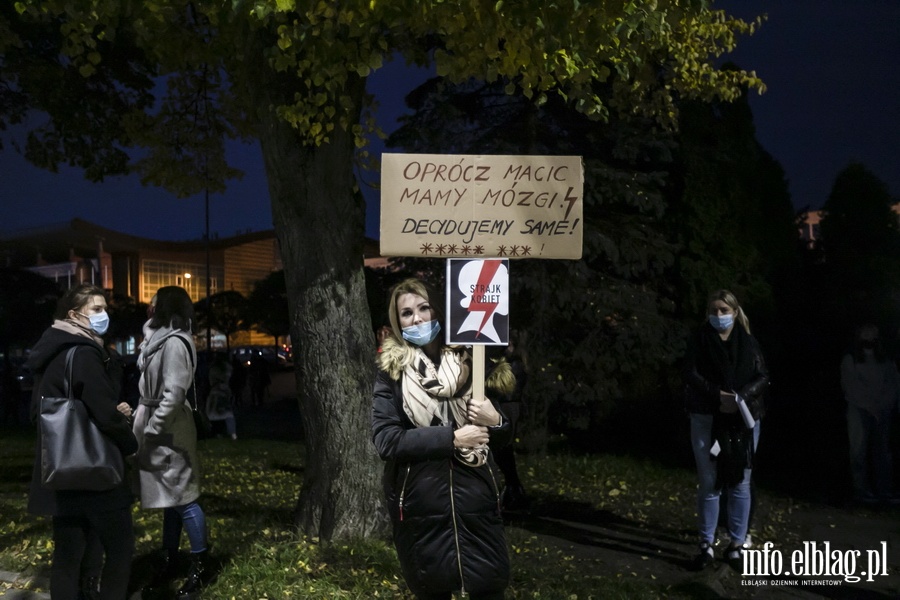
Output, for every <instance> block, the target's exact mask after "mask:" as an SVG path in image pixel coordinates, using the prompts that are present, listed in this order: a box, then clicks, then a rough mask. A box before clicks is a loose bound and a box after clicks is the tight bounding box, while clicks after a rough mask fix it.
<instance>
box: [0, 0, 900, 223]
mask: <svg viewBox="0 0 900 600" xmlns="http://www.w3.org/2000/svg"><path fill="white" fill-rule="evenodd" d="M715 6H716V7H717V8H724V9H726V10H728V11H729V12H732V13H734V14H736V15H737V16H741V17H744V18H747V17H750V16H751V15H753V14H758V13H761V12H766V13H768V15H769V19H768V21H767V22H766V23H764V25H763V27H762V28H761V29H760V30H759V31H758V32H757V34H756V35H754V36H752V37H750V38H743V39H741V40H740V41H739V45H738V48H737V50H736V52H735V53H734V54H732V55H731V60H733V61H734V62H736V63H737V64H738V65H739V66H740V67H741V68H744V69H748V70H755V71H756V72H757V74H758V75H759V76H760V77H762V79H763V80H764V81H765V82H766V85H767V86H768V91H767V92H766V93H765V94H763V95H762V96H758V95H756V94H754V95H753V97H752V98H751V107H752V109H753V113H754V118H755V123H756V128H757V137H758V139H759V141H760V142H761V143H762V145H763V147H765V148H766V149H767V150H768V151H769V152H770V153H771V154H772V155H773V156H774V157H775V158H776V159H777V160H778V161H779V162H780V163H781V165H782V166H783V167H784V169H785V172H786V174H787V177H788V180H789V184H790V190H791V194H792V198H793V202H794V206H795V207H797V208H798V209H802V208H806V207H808V208H813V209H815V208H820V207H821V206H822V204H823V203H824V202H825V200H826V199H827V197H828V193H829V191H830V189H831V185H832V183H833V181H834V178H835V176H836V175H837V174H838V172H839V171H840V170H841V169H843V168H844V167H845V166H847V164H849V163H850V162H851V161H857V162H860V163H862V164H864V165H865V166H866V167H867V168H868V169H870V170H871V171H872V172H874V173H875V175H876V176H878V177H879V178H880V179H882V180H883V181H885V182H886V183H887V184H888V187H889V189H890V191H891V193H892V194H893V195H894V196H897V195H900V67H898V65H897V62H896V61H897V57H898V56H900V34H898V29H900V1H897V0H854V1H853V2H848V1H847V0H790V1H785V0H720V1H718V2H716V5H715ZM424 77H425V72H423V71H417V72H415V73H413V75H412V76H410V73H409V72H408V71H407V69H406V67H405V66H404V65H403V64H402V63H396V64H391V63H389V64H388V65H387V66H386V67H385V68H384V69H382V70H381V71H378V72H377V73H376V74H375V75H373V76H372V78H371V80H370V82H369V83H370V89H371V90H374V91H375V92H376V95H377V97H378V100H379V102H380V104H381V106H382V108H381V110H380V111H379V113H378V115H379V122H380V123H381V125H382V127H383V128H384V129H385V130H386V131H388V132H389V131H391V130H392V129H393V127H394V123H395V119H396V117H397V115H399V114H402V112H403V111H404V108H405V107H404V105H403V97H404V96H405V95H406V93H407V92H409V91H410V90H411V89H412V88H413V87H415V85H417V84H418V83H420V82H421V81H422V80H423V78H424ZM19 133H20V134H21V132H19ZM373 150H375V151H377V152H380V151H381V147H380V146H374V147H373ZM232 152H233V156H234V164H235V166H237V167H239V168H241V169H243V170H244V171H245V172H246V174H245V176H244V178H243V179H242V180H240V181H234V182H231V183H230V184H229V190H228V191H227V192H226V193H225V194H223V195H213V196H211V201H210V204H211V211H210V212H211V217H210V230H211V232H212V233H213V234H218V235H219V236H220V237H225V236H229V235H233V234H235V233H239V232H244V231H247V230H252V231H260V230H264V229H270V228H271V227H272V216H271V210H270V207H269V200H268V189H267V186H266V181H265V175H264V173H263V166H262V159H261V156H260V153H259V149H258V146H257V145H243V146H239V145H235V146H234V148H233V151H232ZM366 179H367V180H369V181H373V180H377V174H376V173H369V174H368V175H367V176H366ZM366 197H367V201H368V205H369V206H368V210H367V224H366V233H367V235H369V236H371V237H374V238H377V237H378V206H377V200H378V194H377V192H375V191H371V190H369V191H367V192H366ZM203 205H204V203H203V197H202V196H197V197H194V198H188V199H181V200H179V199H177V198H175V197H174V196H172V195H171V194H168V193H166V192H164V191H162V190H158V189H154V188H145V187H142V186H141V185H140V182H139V181H138V179H137V178H136V177H117V178H110V179H108V180H107V181H105V182H103V183H102V184H93V183H90V182H87V181H85V180H84V179H83V177H82V176H81V174H80V173H79V172H78V171H76V170H72V169H64V170H63V171H62V172H61V173H59V174H53V173H49V172H47V171H43V170H40V169H37V168H35V167H32V166H30V165H29V164H28V163H27V162H25V160H24V159H23V158H22V157H21V156H19V155H18V154H16V153H15V152H14V151H13V150H12V149H11V148H9V147H8V146H7V147H6V148H5V149H4V150H3V151H2V152H0V232H2V233H10V232H12V231H15V230H20V229H25V228H30V227H41V226H45V225H50V224H54V223H63V222H66V221H69V220H71V219H73V218H76V217H80V218H83V219H86V220H88V221H91V222H93V223H96V224H97V225H100V226H102V227H107V228H109V229H114V230H118V231H121V232H124V233H129V234H133V235H139V236H144V237H151V238H156V239H162V240H189V239H199V238H200V237H201V236H202V234H203V230H204V212H203Z"/></svg>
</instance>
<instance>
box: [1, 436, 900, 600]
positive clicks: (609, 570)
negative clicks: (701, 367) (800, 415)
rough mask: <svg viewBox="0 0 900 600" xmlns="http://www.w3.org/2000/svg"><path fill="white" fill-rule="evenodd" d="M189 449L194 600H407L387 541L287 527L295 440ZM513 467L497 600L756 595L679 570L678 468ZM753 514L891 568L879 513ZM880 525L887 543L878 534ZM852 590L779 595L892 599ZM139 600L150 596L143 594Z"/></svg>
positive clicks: (150, 521) (13, 448)
mask: <svg viewBox="0 0 900 600" xmlns="http://www.w3.org/2000/svg"><path fill="white" fill-rule="evenodd" d="M0 433H2V436H0V571H13V572H18V573H23V574H24V575H26V576H34V577H35V579H33V580H32V581H31V583H30V585H31V587H32V588H34V587H35V586H40V585H41V582H46V577H47V575H48V569H49V563H50V555H51V552H52V543H51V535H50V524H49V521H47V520H46V519H42V518H36V517H33V516H30V515H28V514H27V513H26V511H25V502H26V496H27V488H28V484H29V480H30V476H31V469H32V459H33V447H34V438H33V435H32V434H30V433H29V432H23V431H4V432H0ZM200 452H201V456H202V460H203V465H204V470H203V471H204V482H203V496H202V502H203V506H204V509H205V511H206V513H207V518H208V520H209V524H210V529H211V536H212V543H213V548H214V554H215V557H216V559H217V560H218V561H219V563H220V566H219V573H218V577H217V578H216V580H215V582H214V583H212V585H211V586H210V587H209V588H208V592H207V593H206V594H204V597H205V598H215V599H217V600H219V599H222V600H229V599H234V600H247V599H253V600H255V599H290V598H309V599H321V600H325V599H328V600H332V599H337V598H344V599H366V600H370V599H372V598H384V599H393V600H411V599H412V596H411V594H410V593H409V591H408V590H407V589H406V586H405V584H404V582H403V580H402V577H401V576H400V569H399V564H398V563H397V558H396V553H395V552H394V549H393V547H392V546H391V544H390V543H389V542H388V541H383V540H359V541H353V542H345V543H340V544H327V543H321V542H320V541H319V540H316V539H309V538H305V537H303V536H299V535H298V534H297V533H296V532H295V531H294V530H293V528H292V526H291V515H292V511H293V508H294V503H295V501H296V498H297V495H298V492H299V488H300V485H301V471H302V467H303V456H302V446H301V445H300V444H298V443H295V442H291V441H284V440H280V439H276V440H262V439H249V438H247V439H243V438H242V439H240V440H238V441H237V442H232V441H231V440H225V439H222V440H207V441H203V442H201V443H200ZM519 468H520V472H521V474H522V479H523V481H524V483H525V485H526V488H527V489H528V491H529V493H530V494H531V496H532V499H533V505H532V510H531V512H530V513H529V514H527V515H524V516H523V515H514V516H513V517H512V518H511V520H510V521H509V523H508V526H507V530H506V532H507V541H508V545H509V550H510V557H511V564H512V580H511V585H510V588H509V591H508V594H507V598H508V599H509V600H524V599H530V600H597V599H600V598H603V599H607V598H610V599H617V598H622V599H625V598H747V597H754V596H755V593H754V592H755V591H756V590H753V589H750V588H746V587H742V585H743V583H744V582H743V581H742V577H741V575H740V574H738V573H736V572H734V571H733V570H732V569H729V568H728V567H726V566H724V565H719V566H718V567H717V568H715V569H713V570H711V571H709V572H707V573H705V574H704V575H700V576H696V575H693V574H689V573H687V572H686V571H685V568H684V567H685V563H686V561H687V560H688V559H689V558H690V553H691V552H692V551H693V548H694V543H695V514H694V513H695V511H694V505H695V500H694V489H695V479H694V474H693V472H692V471H691V470H690V469H685V468H682V467H678V466H673V465H672V464H663V463H661V462H660V461H658V460H653V459H650V458H635V457H633V456H630V455H621V454H616V453H602V454H592V455H575V454H572V453H570V452H566V451H559V452H553V453H551V454H550V455H549V456H546V457H537V456H521V457H520V463H519ZM759 506H760V508H759V510H758V511H757V516H756V518H755V523H754V532H753V533H754V539H755V540H757V541H758V542H761V541H762V540H773V541H775V542H776V543H777V545H778V547H780V548H785V549H786V551H787V550H789V549H793V548H799V547H801V544H802V543H803V540H805V539H832V540H835V541H837V540H839V539H841V538H840V536H841V535H842V534H847V533H850V532H853V531H856V533H857V537H856V539H854V540H845V541H846V543H848V544H852V543H856V544H857V545H858V546H859V547H861V548H864V547H870V546H871V544H872V543H874V540H875V539H876V538H878V539H885V537H886V536H887V539H888V543H889V544H890V546H889V550H890V552H891V553H892V555H891V560H892V562H896V558H895V557H894V556H893V554H894V553H895V551H896V548H895V546H896V542H897V541H900V540H897V539H896V532H897V531H900V528H898V524H900V521H898V518H900V515H897V514H891V515H887V517H888V520H887V521H884V520H880V521H879V520H875V519H883V518H884V517H885V516H886V515H878V514H872V513H867V514H864V515H859V514H854V513H851V512H848V511H841V510H834V509H831V508H829V509H827V510H826V509H824V508H821V507H818V508H817V507H812V506H810V505H806V504H802V503H799V502H797V501H795V500H793V499H791V498H789V497H786V496H780V495H777V494H774V493H771V492H769V491H761V492H760V502H759ZM134 523H135V531H136V559H135V562H134V568H133V573H132V578H133V580H134V585H135V587H139V586H140V585H141V583H142V582H144V581H147V579H149V574H150V572H151V569H152V567H153V561H154V551H155V550H156V549H157V548H158V545H159V540H160V538H161V535H160V528H161V524H162V519H161V511H142V510H140V509H139V508H138V507H137V506H136V507H135V509H134ZM862 523H869V524H870V525H871V527H872V530H871V533H870V534H866V536H867V537H866V536H863V535H862V534H860V532H861V531H862V530H861V529H860V526H861V524H862ZM817 527H818V528H819V529H818V531H817V530H816V528H817ZM886 528H893V529H891V531H894V532H895V533H893V534H891V533H889V532H888V533H885V530H886ZM810 536H819V537H818V538H817V537H810ZM870 537H871V538H872V541H871V543H870V540H869V538H870ZM893 581H894V580H893V578H892V580H891V583H890V584H891V585H892V584H893ZM883 583H884V584H885V585H887V584H888V582H887V579H885V580H884V582H883ZM7 586H8V584H7ZM869 587H870V588H871V584H870V585H869ZM881 587H884V585H882V586H881ZM0 589H2V588H0ZM862 589H863V591H866V588H865V587H863V588H862ZM879 589H880V588H879ZM774 591H777V590H773V589H772V588H769V589H768V590H767V592H769V593H768V594H766V596H765V597H771V598H775V597H778V595H777V594H775V593H772V592H774ZM850 591H851V590H850V589H849V588H848V587H846V586H844V588H843V592H845V595H841V596H835V595H827V596H819V595H807V596H804V595H797V593H794V595H791V596H788V597H791V598H795V599H796V598H807V597H810V598H821V597H830V598H837V597H841V598H851V597H852V598H879V599H881V598H888V597H892V596H890V595H887V596H885V595H883V594H882V593H881V592H876V591H875V590H874V589H871V590H869V591H872V592H874V593H875V595H871V594H870V595H868V596H866V595H862V596H860V595H854V594H850V595H847V594H846V593H847V592H850ZM791 592H793V590H791ZM144 600H150V599H149V598H148V596H147V595H145V596H144Z"/></svg>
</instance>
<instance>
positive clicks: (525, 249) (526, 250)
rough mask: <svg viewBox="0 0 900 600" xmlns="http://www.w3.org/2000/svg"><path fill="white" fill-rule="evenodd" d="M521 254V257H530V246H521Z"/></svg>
mask: <svg viewBox="0 0 900 600" xmlns="http://www.w3.org/2000/svg"><path fill="white" fill-rule="evenodd" d="M521 252H522V256H529V255H531V246H522V248H521Z"/></svg>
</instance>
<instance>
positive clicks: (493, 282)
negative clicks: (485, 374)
mask: <svg viewBox="0 0 900 600" xmlns="http://www.w3.org/2000/svg"><path fill="white" fill-rule="evenodd" d="M447 288H448V289H447V291H448V293H447V325H448V326H447V337H448V339H447V342H448V343H450V344H465V345H482V346H505V345H507V344H508V343H509V261H508V260H504V259H481V260H478V259H450V260H448V261H447Z"/></svg>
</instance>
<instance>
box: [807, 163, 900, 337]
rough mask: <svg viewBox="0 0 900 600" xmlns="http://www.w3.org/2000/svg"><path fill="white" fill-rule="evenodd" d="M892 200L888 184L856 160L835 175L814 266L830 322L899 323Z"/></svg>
mask: <svg viewBox="0 0 900 600" xmlns="http://www.w3.org/2000/svg"><path fill="white" fill-rule="evenodd" d="M893 203H894V199H893V198H891V196H890V193H889V192H888V188H887V185H886V184H885V183H884V182H883V181H881V180H880V179H878V178H877V177H876V176H875V175H874V174H873V173H872V172H871V171H869V170H868V169H867V168H866V167H864V166H863V165H861V164H858V163H851V164H850V165H848V166H847V167H846V168H845V169H844V170H842V171H841V172H840V173H839V174H838V175H837V177H836V178H835V181H834V186H833V187H832V190H831V194H830V195H829V197H828V201H827V202H826V203H825V206H824V208H823V212H824V215H823V217H822V221H821V223H820V232H821V240H819V243H820V247H821V251H822V253H823V257H824V262H823V263H821V264H819V265H818V267H817V268H818V270H819V271H820V274H821V276H823V277H825V280H826V281H827V282H828V287H829V288H830V289H829V292H831V293H830V294H829V295H828V296H827V298H829V299H828V300H826V304H827V305H828V306H829V307H830V309H831V314H829V315H828V316H827V317H826V319H827V320H828V321H829V322H832V321H833V322H835V323H840V324H842V326H843V327H847V326H848V325H858V324H860V323H861V322H862V321H866V320H869V321H874V322H875V323H878V324H880V325H881V326H883V327H884V326H887V327H892V328H895V327H897V326H898V325H900V315H898V314H897V308H896V290H897V289H898V287H900V221H898V215H897V213H896V212H894V211H893V209H892V204H893ZM892 330H893V329H892Z"/></svg>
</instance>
